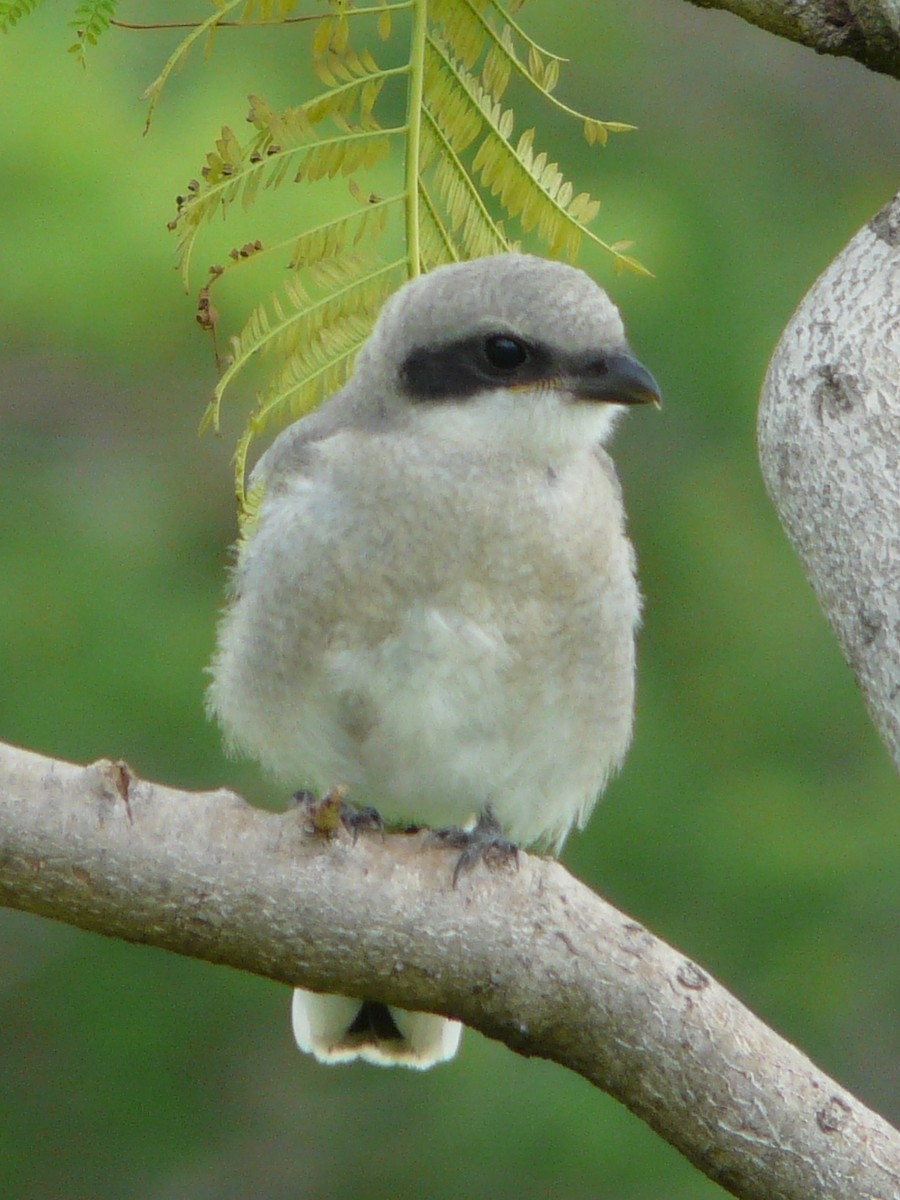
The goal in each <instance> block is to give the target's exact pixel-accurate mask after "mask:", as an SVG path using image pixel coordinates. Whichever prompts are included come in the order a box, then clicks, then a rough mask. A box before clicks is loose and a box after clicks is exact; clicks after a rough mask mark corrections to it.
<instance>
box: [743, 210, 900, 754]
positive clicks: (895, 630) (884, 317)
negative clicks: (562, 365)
mask: <svg viewBox="0 0 900 1200" xmlns="http://www.w3.org/2000/svg"><path fill="white" fill-rule="evenodd" d="M759 454H760V462H761V464H762V470H763V475H764V476H765V480H766V485H767V487H768V489H769V492H770V494H771V496H772V499H773V501H774V503H775V507H776V508H777V509H778V513H779V516H780V517H781V520H782V523H783V524H784V527H785V529H786V531H787V534H788V537H789V538H790V539H791V541H792V542H793V545H794V548H795V550H796V551H797V553H798V555H799V556H800V559H801V561H802V562H803V566H804V568H805V570H806V573H807V575H808V577H809V579H810V582H811V583H812V585H813V588H814V589H815V591H816V595H817V596H818V598H819V601H820V603H821V604H822V607H823V608H824V610H825V613H826V615H827V617H828V620H829V621H830V622H831V626H832V628H833V629H834V632H835V634H836V635H837V638H838V641H839V642H840V644H841V649H842V650H843V652H844V657H845V658H846V659H847V661H848V662H849V664H850V666H851V667H852V669H853V672H854V674H855V675H856V678H857V681H858V682H859V685H860V687H861V688H862V691H863V695H864V696H865V699H866V703H867V705H868V708H869V712H870V713H871V715H872V719H873V720H874V722H875V725H876V727H877V729H878V730H879V732H880V733H881V736H882V738H883V739H884V741H885V743H886V744H887V747H888V749H889V751H890V753H891V755H892V756H893V759H894V762H895V763H896V764H897V767H898V769H900V196H897V197H895V199H894V200H893V201H892V202H891V203H890V204H889V205H888V206H887V207H886V208H885V209H884V210H883V211H882V212H880V213H879V214H878V216H877V217H875V218H874V219H873V220H872V221H870V222H869V224H868V225H867V226H866V227H865V228H864V229H862V230H861V231H860V232H859V233H858V234H857V235H856V237H855V238H854V239H853V240H852V241H851V242H850V244H849V245H848V246H847V248H846V249H845V250H844V251H842V253H841V254H839V255H838V257H837V258H836V259H835V260H834V262H833V263H832V264H831V266H830V267H829V268H828V270H827V271H826V272H825V273H824V275H822V277H821V278H820V279H819V280H818V281H817V282H816V283H815V284H814V286H813V287H812V289H811V290H810V292H809V293H808V294H807V296H806V297H805V298H804V300H803V302H802V304H801V305H800V307H799V308H798V309H797V311H796V313H795V314H794V316H793V317H792V318H791V321H790V323H789V325H788V326H787V328H786V329H785V331H784V333H783V335H782V337H781V341H780V342H779V344H778V347H777V349H776V351H775V354H774V356H773V358H772V361H771V363H770V365H769V370H768V373H767V375H766V380H765V383H764V384H763V391H762V398H761V401H760V413H759Z"/></svg>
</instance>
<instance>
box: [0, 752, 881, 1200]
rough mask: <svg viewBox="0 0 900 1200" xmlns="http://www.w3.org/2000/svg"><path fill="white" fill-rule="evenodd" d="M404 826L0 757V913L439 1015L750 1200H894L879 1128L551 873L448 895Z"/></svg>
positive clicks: (478, 878)
mask: <svg viewBox="0 0 900 1200" xmlns="http://www.w3.org/2000/svg"><path fill="white" fill-rule="evenodd" d="M451 869H452V863H451V859H450V858H449V857H448V852H447V851H446V850H443V849H441V848H438V847H435V846H423V844H422V839H421V837H420V836H416V837H406V836H399V835H398V836H393V837H389V838H388V839H386V840H385V841H384V842H382V841H381V840H380V839H378V838H377V837H360V839H359V840H358V841H357V842H356V843H355V844H354V843H353V842H352V841H351V840H350V839H349V837H340V838H338V839H336V840H334V841H330V842H324V841H322V840H319V839H316V838H313V837H311V836H310V835H309V833H308V832H307V831H305V830H304V828H303V825H302V819H301V817H300V816H299V813H298V811H293V812H288V813H284V814H273V813H267V812H262V811H260V810H258V809H253V808H251V807H249V806H248V805H247V804H245V803H244V802H243V801H242V800H240V799H239V798H238V797H237V796H235V795H234V794H233V793H230V792H225V791H219V792H210V793H201V794H193V793H184V792H177V791H174V790H172V789H170V788H164V787H160V786H157V785H155V784H150V783H147V782H144V781H140V780H136V779H135V778H134V777H133V776H132V775H131V774H130V772H129V771H128V769H127V768H126V767H124V766H123V765H121V764H113V763H109V762H102V763H96V764H94V765H93V766H90V767H84V768H82V767H76V766H72V765H70V764H68V763H62V762H56V761H53V760H50V759H46V758H41V757H39V756H37V755H34V754H29V753H27V752H25V751H22V750H16V749H13V748H12V747H5V746H2V745H0V903H2V904H4V905H7V906H10V907H13V908H19V909H24V910H27V911H29V912H34V913H41V914H43V915H44V916H48V917H53V918H55V919H57V920H61V921H67V922H69V923H71V924H74V925H78V926H81V927H82V928H84V929H92V930H96V931H97V932H99V933H105V934H109V935H111V936H114V937H120V938H125V939H127V940H128V941H131V942H144V943H147V944H149V945H154V946H162V947H164V948H166V949H168V950H174V951H176V952H177V953H179V954H187V955H191V956H193V957H196V958H201V959H207V960H209V961H212V962H219V963H227V964H228V965H229V966H233V967H239V968H241V969H243V970H246V971H253V972H255V973H256V974H259V975H265V976H268V977H270V978H272V979H276V980H281V981H283V982H284V983H295V984H303V985H304V986H306V987H312V988H319V989H323V990H329V991H340V992H344V993H349V994H351V995H367V996H371V997H373V998H375V999H379V1000H385V1001H389V1002H390V1003H393V1004H399V1005H403V1006H406V1007H408V1008H424V1009H429V1010H433V1011H437V1012H442V1013H445V1014H447V1015H450V1016H454V1017H459V1018H461V1019H462V1020H464V1021H465V1022H466V1023H467V1024H469V1025H472V1026H474V1027H475V1028H476V1029H480V1030H481V1031H482V1032H483V1033H485V1034H487V1035H488V1036H489V1037H493V1038H499V1039H500V1040H502V1041H504V1042H506V1043H507V1045H509V1046H510V1047H511V1048H512V1049H514V1050H517V1051H518V1052H519V1053H521V1054H527V1055H540V1056H542V1057H544V1058H549V1059H553V1060H555V1061H556V1062H558V1063H561V1064H562V1065H563V1066H566V1067H569V1068H571V1069H572V1070H573V1071H577V1072H579V1073H580V1074H582V1075H583V1076H585V1078H587V1079H589V1080H590V1081H591V1082H593V1083H595V1084H597V1086H599V1087H601V1088H603V1089H605V1090H606V1091H608V1092H609V1093H611V1094H612V1095H613V1096H616V1097H617V1098H618V1099H619V1100H621V1101H622V1102H623V1103H624V1104H626V1105H627V1106H628V1107H629V1108H630V1109H631V1110H632V1111H633V1112H635V1113H637V1114H638V1116H640V1117H642V1118H643V1119H644V1120H645V1121H647V1123H648V1124H649V1125H651V1126H652V1127H653V1128H654V1129H655V1130H656V1131H657V1132H658V1133H660V1134H661V1135H662V1136H663V1137H665V1138H667V1139H668V1140H669V1141H670V1142H671V1143H672V1144H673V1145H674V1146H676V1147H677V1148H678V1149H679V1150H681V1152H682V1153H683V1154H685V1155H686V1156H687V1157H688V1158H689V1159H690V1160H691V1161H692V1162H694V1163H695V1164H696V1165H697V1166H698V1167H699V1168H700V1169H701V1170H702V1171H704V1172H705V1173H706V1174H707V1175H708V1176H710V1178H712V1179H714V1180H716V1181H718V1182H719V1183H720V1184H721V1185H722V1186H723V1187H724V1188H726V1189H727V1190H729V1191H731V1192H732V1193H733V1194H734V1195H735V1196H742V1197H747V1198H748V1200H749V1198H752V1200H847V1198H848V1197H851V1196H852V1197H857V1196H859V1197H862V1196H865V1197H867V1198H868V1200H897V1197H898V1195H900V1135H898V1134H897V1133H896V1132H895V1131H893V1130H892V1129H891V1128H890V1126H889V1125H887V1124H886V1122H884V1121H883V1120H882V1119H881V1118H880V1117H878V1116H877V1115H876V1114H874V1113H872V1112H870V1111H868V1110H867V1109H866V1108H865V1107H864V1106H863V1105H862V1104H860V1103H859V1101H857V1100H856V1099H854V1098H853V1097H852V1096H850V1095H849V1094H848V1093H847V1092H845V1091H844V1090H843V1089H842V1088H841V1087H839V1086H838V1085H837V1084H836V1083H834V1082H833V1081H832V1080H830V1079H829V1078H828V1077H827V1076H825V1075H823V1074H822V1073H821V1071H819V1070H817V1068H816V1067H815V1066H814V1065H813V1064H812V1063H811V1062H810V1061H809V1060H808V1059H807V1058H805V1057H804V1055H802V1054H801V1053H800V1052H799V1050H797V1049H795V1047H793V1046H791V1045H789V1044H788V1043H787V1042H785V1041H783V1040H782V1039H781V1038H779V1037H778V1036H777V1034H775V1033H774V1032H773V1031H772V1030H770V1029H768V1028H767V1027H766V1026H765V1025H763V1024H762V1022H761V1021H759V1020H757V1018H756V1017H754V1016H753V1015H752V1013H750V1012H748V1011H747V1009H745V1008H744V1007H743V1006H742V1005H741V1004H739V1003H738V1002H737V1001H736V1000H735V999H734V998H733V997H732V996H730V995H729V994H728V993H727V992H726V991H725V990H724V989H723V988H722V987H720V986H719V984H717V983H716V982H715V981H714V980H713V979H711V978H710V977H709V975H707V974H706V972H705V971H703V970H701V969H700V968H699V967H697V966H696V965H695V964H694V963H692V962H690V961H689V960H688V959H686V958H685V957H684V956H683V955H681V954H679V953H678V952H677V951H675V950H673V949H671V948H670V947H668V946H666V945H664V944H663V943H662V942H660V941H658V940H657V939H656V938H654V937H653V936H652V935H651V934H649V933H648V932H647V930H646V929H644V928H642V927H641V926H640V925H638V924H637V923H636V922H634V921H632V920H630V919H629V918H628V917H626V916H624V915H623V914H622V913H620V912H618V911H616V910H615V909H614V908H611V907H610V906H609V905H608V904H606V903H604V901H602V900H601V899H599V897H597V896H595V895H593V894H592V893H591V892H590V891H588V889H587V888H585V887H584V886H583V885H582V884H580V883H578V882H577V880H575V879H573V878H572V877H571V876H570V875H568V874H567V873H566V871H565V870H563V868H562V867H561V866H559V865H558V864H557V863H554V862H548V861H544V860H542V859H539V858H533V857H530V856H525V855H523V856H522V862H521V867H520V870H519V871H517V872H516V871H513V870H508V871H504V870H497V871H493V872H490V873H489V872H487V871H486V870H480V869H479V870H477V871H474V872H472V873H471V874H468V875H466V876H464V877H463V879H462V880H461V881H460V884H459V887H458V888H456V889H453V888H452V887H451V886H450V876H451Z"/></svg>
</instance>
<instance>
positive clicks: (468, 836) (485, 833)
mask: <svg viewBox="0 0 900 1200" xmlns="http://www.w3.org/2000/svg"><path fill="white" fill-rule="evenodd" d="M428 840H429V841H435V842H440V844H441V845H442V846H451V847H453V849H455V850H459V851H460V855H459V858H458V859H457V860H456V866H455V867H454V868H453V886H454V887H456V885H457V883H458V881H459V877H460V875H462V874H463V873H464V872H465V871H471V870H472V868H473V867H474V866H475V865H476V864H477V863H478V862H483V863H484V865H485V866H486V867H488V868H491V869H493V868H494V867H497V866H508V865H509V864H510V863H512V864H513V865H514V866H515V867H516V870H518V868H519V847H518V846H517V845H516V844H515V842H511V841H509V840H508V839H507V838H505V837H504V836H503V830H502V829H501V828H500V822H499V821H498V820H497V818H496V817H495V816H494V814H493V812H492V811H491V810H490V808H487V809H485V811H484V812H483V813H482V815H481V816H480V817H479V818H478V821H477V822H476V824H475V827H474V829H457V828H455V827H454V828H450V829H435V830H434V832H433V833H431V834H429V837H428Z"/></svg>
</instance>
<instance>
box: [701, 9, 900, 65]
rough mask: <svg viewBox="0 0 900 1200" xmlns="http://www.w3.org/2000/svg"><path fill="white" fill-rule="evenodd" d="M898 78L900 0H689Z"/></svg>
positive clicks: (899, 61)
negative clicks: (723, 11) (719, 9)
mask: <svg viewBox="0 0 900 1200" xmlns="http://www.w3.org/2000/svg"><path fill="white" fill-rule="evenodd" d="M691 3H692V4H696V5H697V7H698V8H724V9H725V10H726V11H727V12H731V13H735V14H736V15H737V16H739V17H743V18H744V20H745V21H749V22H750V24H751V25H759V26H760V28H762V29H767V30H768V31H769V33H777V34H778V35H779V36H781V37H784V38H788V39H789V40H790V41H792V42H799V43H800V44H801V45H803V46H809V47H810V48H811V49H813V50H816V51H818V53H819V54H836V55H840V56H845V57H849V58H855V59H856V60H857V61H858V62H861V63H862V64H863V65H864V66H866V67H869V69H870V70H872V71H880V72H882V73H883V74H885V75H893V76H894V77H895V78H898V79H900V0H691Z"/></svg>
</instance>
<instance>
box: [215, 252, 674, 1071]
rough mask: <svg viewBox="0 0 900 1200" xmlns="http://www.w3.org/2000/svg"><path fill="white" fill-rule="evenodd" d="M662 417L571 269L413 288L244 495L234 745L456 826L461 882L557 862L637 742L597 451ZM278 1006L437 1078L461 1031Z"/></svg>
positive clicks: (225, 653) (610, 512)
mask: <svg viewBox="0 0 900 1200" xmlns="http://www.w3.org/2000/svg"><path fill="white" fill-rule="evenodd" d="M659 402H660V390H659V387H658V386H657V384H656V382H655V380H654V378H653V376H652V375H651V374H650V372H649V371H648V370H647V368H646V367H644V366H643V365H642V364H641V363H640V362H639V361H638V360H637V359H636V358H635V356H634V355H633V353H632V352H631V350H630V349H629V345H628V342H627V340H626V336H625V331H624V328H623V324H622V320H621V317H620V315H619V312H618V310H617V308H616V307H615V305H614V304H613V302H612V301H611V300H610V299H609V297H608V296H607V294H606V292H605V291H604V290H603V289H602V288H601V287H600V286H599V285H597V284H596V283H595V282H594V281H593V280H592V279H591V277H590V276H589V275H587V274H586V273H585V272H583V271H582V270H580V269H578V268H576V267H574V266H571V265H568V264H564V263H561V262H557V261H553V260H548V259H544V258H540V257H536V256H533V255H529V254H523V253H515V252H509V253H506V254H501V255H493V256H490V257H485V258H480V259H474V260H470V261H466V262H458V263H452V264H449V265H445V266H441V267H438V268H436V269H435V270H433V271H431V272H429V273H427V274H424V275H420V276H418V277H416V278H414V279H412V280H409V281H408V282H406V283H405V284H404V285H403V286H402V287H401V288H400V289H399V290H398V291H397V292H395V293H394V294H393V295H392V296H391V297H390V298H389V299H388V301H387V302H386V304H385V305H384V307H383V309H382V311H381V313H380V315H379V317H378V319H377V321H376V323H375V325H374V327H373V329H372V332H371V334H370V335H369V338H368V340H367V341H366V342H365V343H364V345H363V346H362V347H361V349H360V351H359V353H358V355H357V358H356V362H355V364H354V368H353V372H352V374H351V376H350V378H349V380H348V382H347V383H346V384H345V385H344V386H343V387H342V388H341V390H339V391H338V392H336V393H335V394H334V395H333V396H331V397H330V398H328V399H327V400H326V401H325V402H324V403H323V404H322V405H321V406H320V407H319V408H317V409H316V410H314V411H313V412H311V413H310V414H308V415H306V416H303V417H302V418H301V419H299V420H298V421H296V422H295V423H293V424H292V425H289V426H288V427H287V428H286V429H285V430H283V431H282V432H281V433H280V434H279V435H278V437H277V438H276V439H275V440H274V441H273V443H272V444H271V446H270V447H269V448H268V449H267V450H266V451H265V453H264V454H263V455H262V456H261V458H260V460H259V462H258V464H257V465H256V467H255V469H254V472H253V474H252V476H251V481H250V484H251V488H252V489H254V490H255V491H256V492H257V494H260V495H261V497H262V499H261V501H260V505H259V508H258V516H257V518H256V520H255V523H254V524H253V526H252V528H251V529H250V531H249V533H248V535H247V536H246V537H245V539H244V540H243V542H242V543H241V544H240V546H239V550H238V554H237V560H236V563H235V565H234V567H233V571H232V575H231V580H230V590H229V597H228V600H227V603H226V607H225V609H224V611H223V614H222V617H221V620H220V624H219V628H218V638H217V645H216V650H215V652H214V656H213V660H212V664H211V667H210V673H211V683H210V686H209V689H208V693H207V705H208V710H209V712H210V714H211V715H212V716H213V717H214V718H215V719H217V720H218V722H219V724H220V725H221V727H222V729H223V731H224V736H225V740H226V745H227V747H228V748H229V749H230V750H231V751H232V752H234V753H240V754H245V755H248V756H250V757H252V758H255V759H257V760H258V762H259V763H260V764H261V765H262V767H263V768H265V769H266V770H267V771H269V772H270V773H271V774H272V775H273V776H274V777H276V778H277V779H278V780H280V781H282V782H284V783H286V784H288V785H289V786H290V787H291V788H294V789H300V790H301V791H302V792H303V793H304V794H307V795H308V794H312V795H316V796H334V795H336V794H337V795H340V796H343V795H344V793H345V792H346V795H347V796H348V797H349V798H352V800H353V802H354V803H356V804H359V805H361V806H363V808H364V809H366V808H368V807H369V806H371V807H372V808H374V809H376V810H377V811H378V813H380V814H381V817H382V818H383V819H384V820H385V821H386V822H388V823H394V824H404V823H405V824H407V825H409V824H412V825H415V826H425V827H427V828H429V829H432V830H438V831H443V832H442V833H439V834H438V836H439V837H441V836H442V837H444V838H445V839H446V840H448V841H449V842H450V844H451V845H453V846H459V847H463V849H462V853H461V855H460V864H462V863H463V861H465V865H466V866H467V867H468V866H470V865H471V860H472V857H473V856H474V857H475V858H477V857H478V854H479V853H480V852H481V851H484V852H485V858H486V860H487V858H488V857H489V855H488V853H487V851H489V850H490V848H491V847H496V846H500V847H502V848H506V849H507V850H510V848H514V847H518V846H530V847H536V848H538V849H541V850H545V851H548V852H550V853H553V854H557V853H559V851H560V850H561V848H562V844H563V842H564V840H565V838H566V836H567V834H568V833H569V831H570V830H571V829H572V828H573V827H574V826H579V827H580V826H583V824H584V823H585V821H586V820H587V817H588V816H589V814H590V812H591V810H592V808H593V807H594V804H595V802H596V801H597V799H598V797H599V796H600V794H601V792H602V791H603V789H604V787H605V786H606V784H607V782H608V780H609V778H610V777H611V775H612V774H613V773H614V772H615V771H616V770H617V769H618V768H619V766H620V765H621V763H622V760H623V759H624V757H625V753H626V750H627V749H628V745H629V742H630V739H631V732H632V719H633V708H634V691H635V637H636V631H637V628H638V625H639V622H640V613H641V596H640V592H639V587H638V583H637V579H636V569H635V556H634V552H633V549H632V546H631V543H630V541H629V539H628V537H627V534H626V529H625V514H624V508H623V501H622V492H621V488H620V485H619V482H618V479H617V476H616V472H615V469H614V467H613V464H612V461H611V459H610V458H609V457H608V455H607V453H606V451H605V449H604V448H603V447H604V443H605V442H606V441H607V439H608V438H609V436H610V434H611V433H612V430H613V427H614V426H615V424H616V421H617V418H618V417H619V416H620V415H621V414H622V413H623V412H624V411H625V410H626V409H628V408H629V407H632V406H635V405H644V404H648V403H650V404H654V405H657V406H658V404H659ZM335 789H339V790H338V791H337V792H336V791H335ZM513 852H515V851H514V850H513ZM456 881H457V875H456V874H454V883H456ZM292 1014H293V1031H294V1035H295V1039H296V1041H297V1043H298V1045H299V1047H300V1049H301V1050H304V1051H307V1052H309V1053H312V1054H313V1055H314V1056H315V1057H316V1058H317V1059H319V1060H320V1061H321V1062H328V1063H334V1062H349V1061H353V1060H354V1059H362V1060H364V1061H367V1062H372V1063H377V1064H380V1065H404V1066H409V1067H413V1068H419V1069H424V1068H426V1067H430V1066H433V1065H434V1064H436V1063H439V1062H444V1061H446V1060H447V1059H450V1058H452V1057H453V1056H454V1054H455V1053H456V1050H457V1048H458V1045H459V1041H460V1034H461V1025H460V1024H459V1022H456V1021H452V1020H450V1019H449V1018H445V1017H443V1016H439V1015H435V1014H431V1013H411V1012H406V1011H404V1010H403V1009H399V1008H395V1007H390V1008H388V1007H387V1006H386V1005H383V1004H380V1003H375V1002H373V1001H370V1000H367V999H366V998H364V997H363V998H354V997H341V996H330V995H320V994H316V993H313V992H309V991H306V990H304V989H297V990H296V991H295V992H294V996H293V1007H292Z"/></svg>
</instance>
